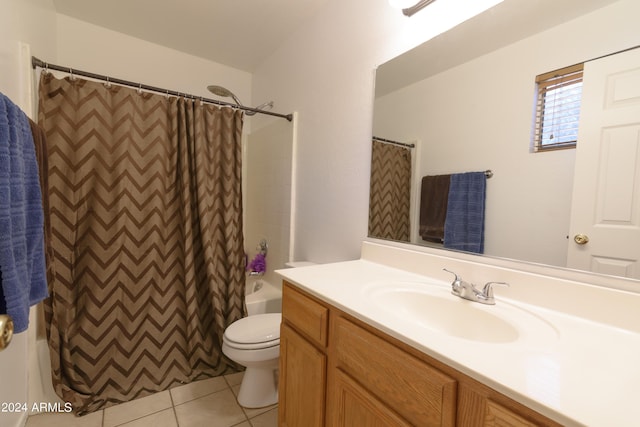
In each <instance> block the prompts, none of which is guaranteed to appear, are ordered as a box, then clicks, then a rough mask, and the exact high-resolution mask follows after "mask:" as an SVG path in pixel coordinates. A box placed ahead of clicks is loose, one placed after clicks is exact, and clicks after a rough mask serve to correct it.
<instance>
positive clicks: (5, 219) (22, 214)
mask: <svg viewBox="0 0 640 427" xmlns="http://www.w3.org/2000/svg"><path fill="white" fill-rule="evenodd" d="M43 224H44V214H43V211H42V193H41V190H40V181H39V176H38V163H37V160H36V154H35V146H34V143H33V137H32V135H31V127H30V125H29V119H28V117H27V116H26V114H24V112H23V111H22V110H20V108H18V106H16V105H15V104H14V103H13V102H11V100H10V99H9V98H7V97H6V96H5V95H3V94H2V93H0V271H1V277H2V286H1V287H0V289H1V291H2V292H1V293H2V295H0V297H2V298H0V299H2V300H3V307H2V308H4V309H5V312H6V313H7V314H9V315H10V316H11V317H12V318H13V322H14V331H15V332H16V333H19V332H23V331H24V330H26V329H27V327H28V326H29V307H30V306H31V305H33V304H36V303H38V302H40V301H41V300H43V299H44V298H46V296H47V294H48V292H47V280H46V267H45V258H44V228H43Z"/></svg>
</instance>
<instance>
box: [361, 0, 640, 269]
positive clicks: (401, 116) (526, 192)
mask: <svg viewBox="0 0 640 427" xmlns="http://www.w3.org/2000/svg"><path fill="white" fill-rule="evenodd" d="M638 13H640V5H638V4H637V3H630V2H626V5H625V4H624V2H623V3H619V4H616V5H612V6H610V7H606V8H603V9H600V10H597V11H595V12H592V13H590V14H587V15H585V16H583V17H581V18H578V19H575V20H573V21H570V22H568V23H566V24H562V25H559V26H557V27H554V28H552V29H550V30H547V31H544V32H542V33H540V34H537V35H535V36H532V37H529V38H527V39H524V40H522V41H520V42H517V43H514V44H511V45H509V46H507V47H505V48H502V49H499V50H497V51H495V52H493V53H490V54H487V55H484V56H482V57H480V58H477V59H474V60H472V61H469V62H467V63H466V64H463V65H461V66H458V67H455V68H453V69H451V70H448V71H445V72H443V73H441V74H439V75H436V76H433V77H430V78H428V79H425V80H423V81H421V82H418V83H415V84H413V85H411V86H409V87H406V88H404V89H401V90H398V91H396V92H394V93H392V94H389V95H386V96H384V97H381V98H379V99H377V100H376V108H375V116H374V122H375V126H374V134H375V135H379V136H384V137H387V138H392V139H397V140H401V141H411V140H414V139H417V140H419V141H421V142H422V147H421V153H422V155H421V159H420V160H419V163H420V164H421V165H422V170H421V173H420V174H419V178H420V177H421V176H422V175H435V174H444V173H455V172H463V171H472V170H485V169H492V170H493V172H494V177H493V178H492V179H490V180H489V181H487V210H486V238H485V253H487V254H490V255H495V256H501V257H507V258H515V259H520V260H527V261H533V262H538V263H543V264H550V265H556V266H566V258H567V245H568V242H569V241H568V240H567V238H566V236H567V234H568V232H569V219H570V210H571V197H572V187H573V170H574V161H575V150H560V151H552V152H546V153H536V154H533V153H530V145H531V126H532V125H531V123H532V117H533V103H534V92H535V85H534V81H535V76H536V75H537V74H540V73H543V72H546V71H551V70H554V69H558V68H561V67H564V66H568V65H572V64H575V63H578V62H582V61H584V60H587V59H592V58H596V57H599V56H601V55H603V54H606V53H609V52H613V51H617V50H622V49H625V48H627V47H629V46H631V45H633V44H640V34H639V33H637V31H635V28H636V27H637V22H636V20H635V18H633V17H634V16H637V14H638ZM624 17H626V18H627V19H624ZM634 33H635V35H634V36H632V37H630V34H634ZM634 40H635V41H634ZM523 52H524V53H526V54H523ZM417 185H418V187H419V183H418V184H417Z"/></svg>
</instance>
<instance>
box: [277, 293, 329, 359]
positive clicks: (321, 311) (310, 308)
mask: <svg viewBox="0 0 640 427" xmlns="http://www.w3.org/2000/svg"><path fill="white" fill-rule="evenodd" d="M282 316H283V319H284V320H285V321H286V322H288V323H290V324H291V325H292V326H293V327H294V328H295V329H296V330H297V331H298V332H299V333H301V334H303V335H304V336H305V337H306V338H307V339H309V340H310V341H312V342H314V343H315V344H317V345H319V346H320V347H323V348H324V347H326V346H327V330H328V328H329V309H328V308H327V307H325V306H324V305H322V304H321V303H319V302H317V301H316V300H314V299H312V297H310V296H307V295H305V294H303V293H302V292H300V291H298V290H297V289H294V288H293V287H292V285H290V284H288V283H287V282H284V283H283V289H282Z"/></svg>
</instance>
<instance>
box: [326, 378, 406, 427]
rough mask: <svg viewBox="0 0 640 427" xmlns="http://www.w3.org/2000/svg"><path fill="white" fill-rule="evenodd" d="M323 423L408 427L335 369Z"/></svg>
mask: <svg viewBox="0 0 640 427" xmlns="http://www.w3.org/2000/svg"><path fill="white" fill-rule="evenodd" d="M330 378H331V379H330V382H329V386H328V392H329V393H328V397H327V400H328V401H327V407H328V408H331V410H330V411H328V415H327V418H328V419H327V422H328V424H327V425H329V426H332V427H353V426H367V427H409V426H411V424H409V423H408V422H406V421H405V420H403V419H402V418H401V417H400V416H398V415H397V414H396V413H395V412H393V411H392V410H391V409H390V408H388V407H387V406H386V405H385V404H384V403H383V402H381V401H380V400H378V399H377V398H376V397H374V396H373V395H372V394H371V393H369V392H368V391H367V390H366V389H364V388H363V387H362V386H361V385H360V384H358V383H357V382H356V381H354V380H353V379H351V377H349V376H348V375H347V374H345V373H344V372H342V371H341V370H339V369H335V370H333V371H332V372H331V377H330Z"/></svg>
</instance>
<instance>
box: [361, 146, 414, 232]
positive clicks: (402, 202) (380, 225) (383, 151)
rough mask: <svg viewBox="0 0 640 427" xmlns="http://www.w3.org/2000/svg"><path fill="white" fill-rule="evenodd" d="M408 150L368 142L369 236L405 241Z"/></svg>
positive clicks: (407, 212)
mask: <svg viewBox="0 0 640 427" xmlns="http://www.w3.org/2000/svg"><path fill="white" fill-rule="evenodd" d="M411 163H412V162H411V149H409V148H407V147H402V146H398V145H393V144H389V143H385V142H381V141H377V140H375V139H374V140H373V141H372V154H371V189H370V193H369V236H370V237H377V238H380V239H391V240H400V241H405V242H408V241H409V235H410V207H411Z"/></svg>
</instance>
